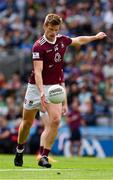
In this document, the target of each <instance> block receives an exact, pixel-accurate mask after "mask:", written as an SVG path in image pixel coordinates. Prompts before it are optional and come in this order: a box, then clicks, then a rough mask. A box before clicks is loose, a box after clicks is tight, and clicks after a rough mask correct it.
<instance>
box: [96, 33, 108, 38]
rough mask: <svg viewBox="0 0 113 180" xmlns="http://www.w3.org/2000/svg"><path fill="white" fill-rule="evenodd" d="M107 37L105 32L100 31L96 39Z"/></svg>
mask: <svg viewBox="0 0 113 180" xmlns="http://www.w3.org/2000/svg"><path fill="white" fill-rule="evenodd" d="M105 37H107V35H106V34H105V33H104V32H99V33H98V34H96V39H103V38H105Z"/></svg>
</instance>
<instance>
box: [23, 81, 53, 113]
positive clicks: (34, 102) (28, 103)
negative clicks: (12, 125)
mask: <svg viewBox="0 0 113 180" xmlns="http://www.w3.org/2000/svg"><path fill="white" fill-rule="evenodd" d="M50 86H51V85H44V93H45V97H46V102H47V103H50V101H49V99H48V93H47V92H48V88H49V87H50ZM23 107H24V108H25V109H28V110H32V109H39V110H41V101H40V93H39V90H38V88H37V86H36V85H35V84H30V83H28V86H27V91H26V94H25V100H24V104H23Z"/></svg>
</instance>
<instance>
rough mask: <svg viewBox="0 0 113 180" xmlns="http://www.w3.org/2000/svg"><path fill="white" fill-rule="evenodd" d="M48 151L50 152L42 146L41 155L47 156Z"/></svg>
mask: <svg viewBox="0 0 113 180" xmlns="http://www.w3.org/2000/svg"><path fill="white" fill-rule="evenodd" d="M49 152H50V149H45V148H44V150H43V153H42V156H48V154H49Z"/></svg>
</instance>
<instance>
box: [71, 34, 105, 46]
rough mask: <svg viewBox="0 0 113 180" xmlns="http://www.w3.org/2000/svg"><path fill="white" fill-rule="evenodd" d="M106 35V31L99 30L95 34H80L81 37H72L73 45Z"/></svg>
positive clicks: (102, 37)
mask: <svg viewBox="0 0 113 180" xmlns="http://www.w3.org/2000/svg"><path fill="white" fill-rule="evenodd" d="M106 36H107V35H106V34H105V33H104V32H99V33H97V34H96V35H95V36H79V37H75V38H71V39H72V43H71V45H72V46H76V45H83V44H87V43H90V42H92V41H95V40H101V39H104V38H105V37H106Z"/></svg>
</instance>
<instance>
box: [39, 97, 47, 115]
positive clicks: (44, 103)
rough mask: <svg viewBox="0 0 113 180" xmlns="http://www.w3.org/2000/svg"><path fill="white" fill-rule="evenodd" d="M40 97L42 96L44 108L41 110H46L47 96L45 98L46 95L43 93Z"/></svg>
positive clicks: (42, 106)
mask: <svg viewBox="0 0 113 180" xmlns="http://www.w3.org/2000/svg"><path fill="white" fill-rule="evenodd" d="M40 98H41V108H42V109H41V110H42V111H43V112H46V98H45V95H44V94H41V96H40Z"/></svg>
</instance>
